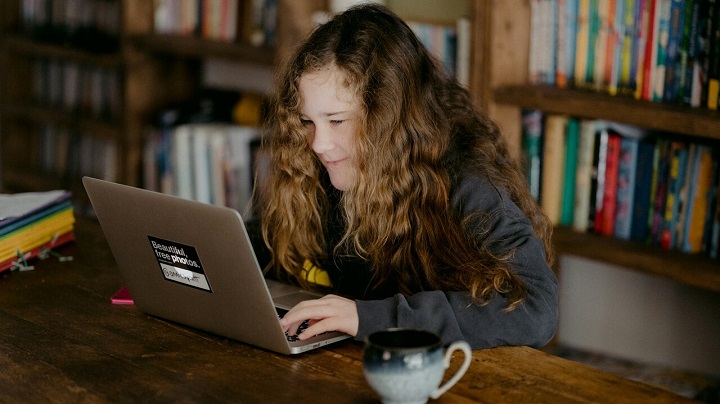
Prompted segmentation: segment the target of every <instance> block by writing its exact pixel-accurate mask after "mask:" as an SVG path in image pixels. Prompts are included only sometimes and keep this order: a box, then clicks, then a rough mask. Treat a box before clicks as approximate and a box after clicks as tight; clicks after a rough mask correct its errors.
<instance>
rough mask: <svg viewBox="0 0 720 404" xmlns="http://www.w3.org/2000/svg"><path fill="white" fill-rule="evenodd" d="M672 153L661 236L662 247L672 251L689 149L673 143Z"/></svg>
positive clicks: (680, 143)
mask: <svg viewBox="0 0 720 404" xmlns="http://www.w3.org/2000/svg"><path fill="white" fill-rule="evenodd" d="M671 147H672V149H671V151H670V155H669V157H670V170H669V174H668V188H667V198H666V202H665V217H664V220H663V228H662V232H661V234H660V247H661V248H663V249H666V250H670V249H672V248H673V246H674V245H675V238H676V236H677V234H676V231H675V228H676V226H677V219H678V211H679V209H680V201H679V197H680V188H681V187H682V185H683V180H684V178H683V176H684V174H685V164H686V162H687V147H686V145H685V144H684V143H682V142H672V146H671Z"/></svg>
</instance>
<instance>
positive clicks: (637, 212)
mask: <svg viewBox="0 0 720 404" xmlns="http://www.w3.org/2000/svg"><path fill="white" fill-rule="evenodd" d="M654 156H655V144H654V143H652V142H645V141H641V142H640V143H639V144H638V156H637V165H636V167H637V168H636V176H635V196H634V199H633V205H632V213H631V219H630V220H631V222H632V223H631V225H630V239H631V240H635V241H640V242H644V241H646V240H647V237H648V234H649V230H650V228H649V225H648V218H649V215H650V212H651V209H650V207H651V203H650V201H651V195H652V180H653V168H654V167H655V165H654Z"/></svg>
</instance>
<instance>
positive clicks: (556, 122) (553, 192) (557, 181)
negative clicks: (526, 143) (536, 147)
mask: <svg viewBox="0 0 720 404" xmlns="http://www.w3.org/2000/svg"><path fill="white" fill-rule="evenodd" d="M567 122H568V117H567V116H564V115H548V116H547V118H546V120H545V131H544V132H543V137H544V139H543V166H542V194H541V202H540V205H541V206H542V209H543V212H544V213H545V215H546V216H547V217H548V218H549V219H550V221H551V222H552V223H553V224H555V225H556V224H559V223H560V208H561V203H562V185H563V184H562V181H563V178H564V174H565V133H566V128H567Z"/></svg>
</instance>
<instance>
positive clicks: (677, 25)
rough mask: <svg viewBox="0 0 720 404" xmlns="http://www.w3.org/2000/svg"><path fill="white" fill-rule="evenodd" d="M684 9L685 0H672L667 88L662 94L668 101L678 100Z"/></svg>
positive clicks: (666, 65) (666, 74) (664, 99)
mask: <svg viewBox="0 0 720 404" xmlns="http://www.w3.org/2000/svg"><path fill="white" fill-rule="evenodd" d="M684 9H685V7H684V4H683V0H672V3H671V5H670V26H669V30H670V31H669V36H668V43H667V55H666V59H665V77H664V80H665V83H664V85H665V88H664V91H663V95H662V100H663V101H665V102H668V103H675V102H677V101H678V93H679V86H680V77H681V73H680V71H681V70H682V66H681V65H682V60H681V59H682V53H681V50H680V42H681V41H682V37H683V29H684V26H683V23H684V14H683V12H684Z"/></svg>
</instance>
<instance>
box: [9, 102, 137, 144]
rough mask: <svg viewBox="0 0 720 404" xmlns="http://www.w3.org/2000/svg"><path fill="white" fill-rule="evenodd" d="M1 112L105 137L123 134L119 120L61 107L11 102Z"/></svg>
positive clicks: (120, 136) (19, 118) (115, 137)
mask: <svg viewBox="0 0 720 404" xmlns="http://www.w3.org/2000/svg"><path fill="white" fill-rule="evenodd" d="M3 114H4V115H6V116H8V117H13V118H15V119H18V120H26V121H29V122H35V123H44V124H55V125H62V126H66V127H70V128H74V129H77V130H79V131H81V132H83V133H87V134H91V135H92V136H98V137H103V138H107V139H120V138H122V134H123V131H122V125H121V124H120V122H116V121H107V120H102V119H99V118H94V117H89V116H86V115H83V114H80V113H68V112H67V111H65V110H64V109H62V108H53V107H44V106H40V105H35V104H33V105H30V104H12V105H5V106H4V107H3Z"/></svg>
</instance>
